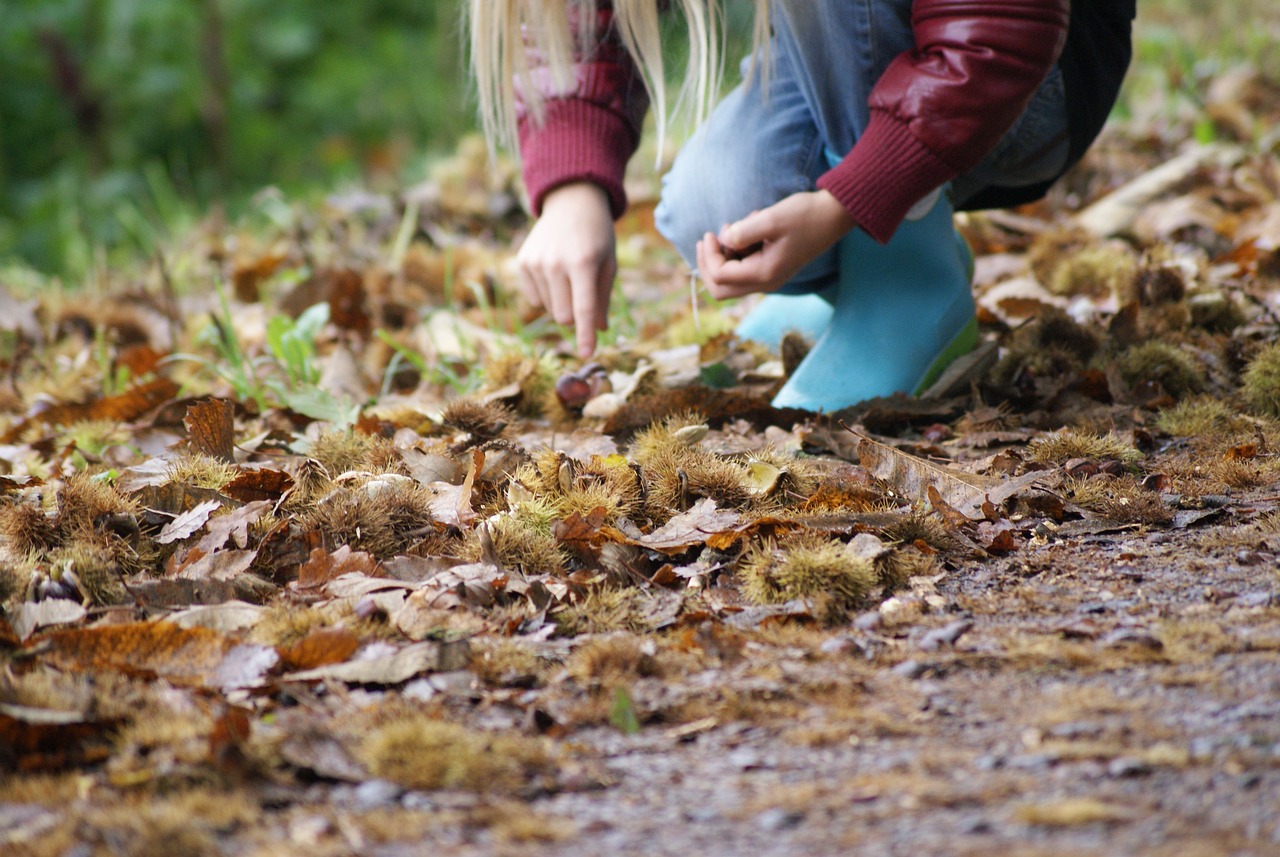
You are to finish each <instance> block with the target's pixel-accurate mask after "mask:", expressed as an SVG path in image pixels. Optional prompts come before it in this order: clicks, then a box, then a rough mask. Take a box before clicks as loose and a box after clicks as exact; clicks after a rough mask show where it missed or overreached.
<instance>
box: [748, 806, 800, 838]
mask: <svg viewBox="0 0 1280 857" xmlns="http://www.w3.org/2000/svg"><path fill="white" fill-rule="evenodd" d="M802 821H804V813H803V812H801V811H799V810H796V809H782V808H781V807H774V808H773V809H766V810H765V811H764V812H762V813H760V814H759V815H758V816H756V827H758V828H760V829H761V830H763V831H765V832H766V833H777V832H778V831H780V830H790V829H792V828H793V827H797V826H799V824H800V822H802Z"/></svg>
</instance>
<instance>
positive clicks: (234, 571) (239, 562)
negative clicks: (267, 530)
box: [176, 548, 258, 581]
mask: <svg viewBox="0 0 1280 857" xmlns="http://www.w3.org/2000/svg"><path fill="white" fill-rule="evenodd" d="M257 558H258V552H257V551H256V550H246V551H237V550H224V551H215V552H213V553H205V552H203V551H201V550H200V549H198V548H193V549H192V550H191V552H190V553H189V554H187V556H186V559H185V560H184V562H183V563H182V565H181V567H180V568H179V569H178V572H177V575H176V576H177V577H178V579H180V580H218V581H232V580H235V579H236V578H237V577H239V576H240V575H242V574H244V573H245V572H246V571H248V570H249V569H250V568H251V567H252V566H253V561H254V560H255V559H257Z"/></svg>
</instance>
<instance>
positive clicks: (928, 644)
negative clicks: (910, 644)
mask: <svg viewBox="0 0 1280 857" xmlns="http://www.w3.org/2000/svg"><path fill="white" fill-rule="evenodd" d="M971 628H973V622H971V621H969V620H968V619H960V620H958V621H955V622H952V623H950V624H948V625H944V626H943V627H941V628H935V629H934V630H932V631H930V632H929V633H927V634H925V635H924V636H923V637H921V638H920V648H921V649H924V650H925V651H926V652H932V651H934V650H936V649H941V648H943V647H944V646H954V645H955V644H956V642H957V641H958V640H959V639H960V638H961V637H963V636H964V635H965V634H967V633H968V632H969V630H970V629H971Z"/></svg>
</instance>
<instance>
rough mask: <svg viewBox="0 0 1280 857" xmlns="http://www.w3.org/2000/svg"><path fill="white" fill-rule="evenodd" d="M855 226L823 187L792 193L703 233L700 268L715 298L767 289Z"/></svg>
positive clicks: (782, 282)
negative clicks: (715, 232) (714, 233)
mask: <svg viewBox="0 0 1280 857" xmlns="http://www.w3.org/2000/svg"><path fill="white" fill-rule="evenodd" d="M853 227H854V222H853V218H852V217H851V216H850V215H849V212H848V210H847V209H845V207H844V206H843V205H841V204H840V202H839V200H837V199H836V198H835V197H834V196H832V195H831V194H829V193H827V192H826V191H825V190H819V191H813V192H809V193H797V194H792V195H791V196H789V197H787V198H786V199H784V200H782V201H781V202H778V203H776V204H774V205H771V206H769V207H768V208H766V209H764V210H763V211H755V212H752V213H751V214H749V215H747V216H746V217H744V218H743V219H742V220H739V221H738V222H737V223H732V224H729V225H727V226H725V227H724V228H723V229H721V230H720V234H719V235H712V234H711V233H710V232H708V233H707V234H706V235H705V236H703V238H702V240H701V241H700V242H698V271H699V273H701V274H702V279H703V280H705V281H706V284H707V289H708V290H709V291H710V292H711V294H712V295H713V296H715V297H716V298H720V299H724V298H740V297H742V296H744V295H749V294H752V293H753V292H771V291H773V290H775V289H777V288H778V287H780V286H782V285H784V284H785V283H786V282H787V281H788V280H790V279H791V278H792V277H794V276H795V275H796V273H797V272H799V270H800V269H801V268H803V267H804V266H805V265H807V264H809V263H810V262H812V261H813V260H814V259H816V258H817V257H818V256H819V255H821V254H822V252H823V251H824V250H826V249H827V248H829V247H830V246H831V245H833V244H835V243H836V242H837V241H839V240H840V239H841V238H842V237H844V235H845V233H847V232H848V231H849V230H850V229H852V228H853ZM753 245H759V247H758V249H757V248H756V247H755V246H753ZM747 251H751V252H747Z"/></svg>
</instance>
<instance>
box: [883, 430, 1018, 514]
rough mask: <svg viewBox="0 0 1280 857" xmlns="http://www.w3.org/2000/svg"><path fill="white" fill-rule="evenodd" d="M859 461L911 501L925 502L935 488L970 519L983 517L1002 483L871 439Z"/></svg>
mask: <svg viewBox="0 0 1280 857" xmlns="http://www.w3.org/2000/svg"><path fill="white" fill-rule="evenodd" d="M858 461H859V463H861V464H862V466H863V467H865V468H866V469H867V470H868V471H869V472H870V473H871V474H872V475H873V476H875V477H876V478H878V479H881V480H883V481H884V482H887V483H888V484H889V486H890V487H891V488H892V489H893V490H894V491H895V492H896V493H898V494H900V495H901V496H903V497H906V498H908V499H910V500H922V499H925V498H926V497H928V495H929V489H930V488H933V489H934V490H935V491H936V492H937V494H938V496H939V497H940V498H941V499H942V500H943V501H944V502H945V503H946V504H947V505H948V506H951V507H953V509H954V510H955V511H957V512H959V513H960V514H962V515H964V516H965V517H966V518H979V517H981V516H982V503H983V501H984V500H985V499H986V497H987V492H988V491H990V490H992V489H994V488H995V487H996V486H998V485H999V484H1000V480H998V479H996V478H994V477H991V476H979V475H978V474H975V473H969V472H967V471H964V470H959V469H957V468H954V467H944V466H942V465H940V464H934V463H933V462H932V461H927V460H925V459H923V458H917V457H916V456H914V455H907V454H906V453H902V452H899V451H898V450H896V449H894V448H893V447H890V446H885V445H884V444H882V443H877V442H876V441H874V440H871V439H870V438H867V437H864V438H862V439H861V440H860V441H859V442H858Z"/></svg>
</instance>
